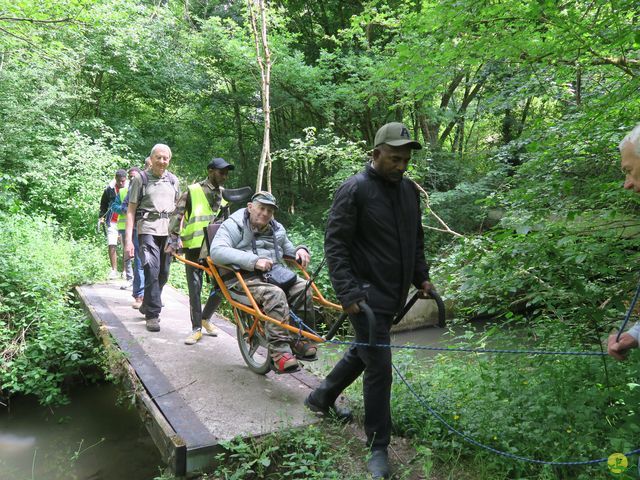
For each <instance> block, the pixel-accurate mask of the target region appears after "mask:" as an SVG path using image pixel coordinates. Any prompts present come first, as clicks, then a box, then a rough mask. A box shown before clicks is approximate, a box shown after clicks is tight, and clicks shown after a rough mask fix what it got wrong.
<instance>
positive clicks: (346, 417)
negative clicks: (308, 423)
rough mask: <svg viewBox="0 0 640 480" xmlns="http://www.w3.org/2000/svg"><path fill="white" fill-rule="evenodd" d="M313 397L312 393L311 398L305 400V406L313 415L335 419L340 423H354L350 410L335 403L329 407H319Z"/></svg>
mask: <svg viewBox="0 0 640 480" xmlns="http://www.w3.org/2000/svg"><path fill="white" fill-rule="evenodd" d="M311 395H312V393H310V394H309V396H308V397H307V398H305V399H304V405H305V407H307V408H308V409H309V410H311V411H312V412H313V413H315V414H317V415H319V416H321V417H325V418H333V419H334V420H337V421H338V422H340V423H351V422H352V421H353V413H351V410H349V409H348V408H344V407H339V406H337V405H336V404H335V403H334V404H333V405H330V406H328V407H324V406H322V405H318V404H317V403H315V401H314V400H313V397H312V396H311Z"/></svg>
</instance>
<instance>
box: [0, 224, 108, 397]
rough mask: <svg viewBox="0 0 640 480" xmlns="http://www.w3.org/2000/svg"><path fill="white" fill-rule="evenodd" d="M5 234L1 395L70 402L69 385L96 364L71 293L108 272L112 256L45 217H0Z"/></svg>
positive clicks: (0, 262) (0, 260) (0, 252)
mask: <svg viewBox="0 0 640 480" xmlns="http://www.w3.org/2000/svg"><path fill="white" fill-rule="evenodd" d="M0 229H1V230H2V232H4V233H3V235H2V240H0V278H1V280H0V350H1V353H2V364H1V365H0V388H2V390H3V391H4V392H5V393H6V394H16V393H21V394H33V395H36V396H37V397H38V398H39V400H40V401H41V402H42V403H43V404H55V403H63V402H65V401H66V397H65V394H64V392H63V389H62V387H63V382H64V380H65V379H67V378H68V377H71V376H75V375H78V374H80V373H83V372H86V371H88V369H89V368H90V367H91V368H92V367H95V366H96V365H97V353H96V351H95V344H96V343H95V339H94V338H93V336H92V334H91V331H90V329H89V328H88V320H87V317H86V315H85V314H84V313H83V312H82V311H81V310H80V309H79V308H78V306H77V305H76V304H75V301H74V297H73V293H72V291H71V289H72V287H73V286H74V285H77V284H80V283H83V282H85V281H87V280H89V279H92V278H95V277H97V276H98V274H100V273H102V272H104V271H105V269H106V255H104V254H103V253H102V251H101V250H99V249H98V248H97V247H95V246H93V245H91V244H88V243H86V242H77V241H74V240H73V239H72V238H71V236H70V235H69V234H68V233H67V231H66V230H64V229H63V228H61V227H60V226H59V225H58V224H56V223H55V222H54V221H52V220H48V219H45V218H42V217H39V216H34V215H26V214H24V213H15V214H5V213H0ZM96 258H104V262H105V264H103V263H101V262H96V261H95V259H96Z"/></svg>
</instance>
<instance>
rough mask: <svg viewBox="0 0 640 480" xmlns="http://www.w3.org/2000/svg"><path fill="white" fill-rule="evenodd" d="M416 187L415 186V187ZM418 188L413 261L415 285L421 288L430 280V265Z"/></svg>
mask: <svg viewBox="0 0 640 480" xmlns="http://www.w3.org/2000/svg"><path fill="white" fill-rule="evenodd" d="M414 189H415V187H414ZM415 190H416V202H418V213H417V217H418V218H417V219H416V226H417V228H416V256H415V259H414V261H413V286H414V287H416V288H420V287H421V286H422V282H424V281H425V280H429V279H430V278H429V265H427V261H426V260H425V258H424V229H423V228H422V207H421V205H420V194H419V193H418V191H417V189H415Z"/></svg>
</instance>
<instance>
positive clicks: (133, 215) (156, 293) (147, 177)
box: [125, 144, 180, 332]
mask: <svg viewBox="0 0 640 480" xmlns="http://www.w3.org/2000/svg"><path fill="white" fill-rule="evenodd" d="M149 156H150V157H151V166H150V167H149V169H148V170H145V171H143V172H141V173H140V175H137V176H136V177H134V178H133V179H132V180H131V185H130V186H129V206H128V208H127V224H126V225H127V226H126V230H125V239H126V240H125V243H126V246H125V248H126V252H127V255H128V256H129V257H130V258H133V255H134V245H133V226H134V222H135V225H136V228H137V231H138V240H139V244H140V256H141V258H142V265H143V268H144V298H143V300H142V305H141V306H140V313H141V314H143V315H144V316H145V319H146V324H147V330H149V331H150V332H158V331H160V323H159V321H160V311H161V310H162V300H161V295H162V288H163V287H164V285H165V283H167V280H168V278H169V267H170V266H171V254H170V253H167V252H166V251H165V249H166V247H167V239H168V237H169V218H170V216H171V214H172V213H173V211H174V210H175V208H176V202H177V201H178V198H179V196H180V189H179V186H178V179H177V177H176V176H175V175H174V174H173V173H171V172H169V171H168V170H167V167H168V166H169V162H170V161H171V149H170V148H169V147H168V146H167V145H163V144H157V145H155V146H154V147H153V148H152V149H151V154H150V155H149Z"/></svg>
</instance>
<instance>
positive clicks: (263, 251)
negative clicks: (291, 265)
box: [209, 208, 308, 271]
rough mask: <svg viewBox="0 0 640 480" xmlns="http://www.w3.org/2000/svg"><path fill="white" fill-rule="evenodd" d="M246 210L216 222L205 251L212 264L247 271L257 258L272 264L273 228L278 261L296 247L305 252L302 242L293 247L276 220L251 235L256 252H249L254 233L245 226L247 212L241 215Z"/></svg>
mask: <svg viewBox="0 0 640 480" xmlns="http://www.w3.org/2000/svg"><path fill="white" fill-rule="evenodd" d="M246 211H247V209H246V208H241V209H240V210H238V211H236V212H234V213H233V215H231V216H230V217H229V218H228V219H227V220H225V221H224V222H223V223H222V225H220V228H219V229H218V233H216V236H215V237H214V238H213V241H212V242H211V248H210V250H209V256H210V257H211V260H213V262H214V263H217V264H220V265H228V266H231V267H233V268H235V269H240V270H248V271H253V270H254V267H255V264H256V262H257V261H258V259H260V258H269V259H271V261H272V262H274V263H276V252H275V249H274V247H273V231H275V234H276V235H275V237H276V242H277V243H278V257H279V260H280V263H282V257H283V256H287V257H295V254H296V252H297V251H298V250H299V249H300V248H304V249H305V250H307V251H308V249H307V247H305V246H304V245H300V246H298V247H294V245H293V243H291V240H289V238H288V237H287V232H286V230H285V228H284V227H283V226H282V225H281V224H280V223H278V222H277V221H275V220H272V221H271V224H270V228H267V229H266V231H265V232H264V233H257V234H256V235H255V238H256V250H257V252H258V254H257V255H256V254H255V253H253V247H252V245H251V237H253V235H254V234H253V232H252V231H251V227H250V226H249V218H248V214H245V212H246Z"/></svg>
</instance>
